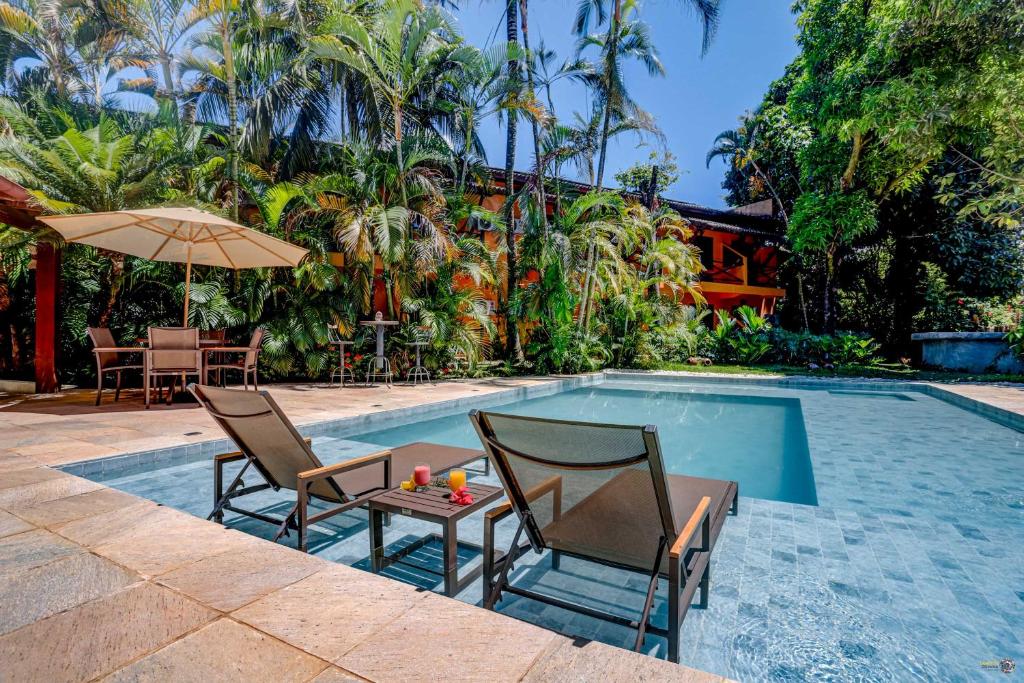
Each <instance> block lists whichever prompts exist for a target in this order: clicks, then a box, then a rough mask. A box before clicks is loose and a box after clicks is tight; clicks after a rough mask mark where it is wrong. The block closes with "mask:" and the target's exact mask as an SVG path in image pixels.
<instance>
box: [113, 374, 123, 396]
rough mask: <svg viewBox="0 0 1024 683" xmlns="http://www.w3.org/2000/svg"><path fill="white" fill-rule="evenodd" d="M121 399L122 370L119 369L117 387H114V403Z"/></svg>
mask: <svg viewBox="0 0 1024 683" xmlns="http://www.w3.org/2000/svg"><path fill="white" fill-rule="evenodd" d="M120 400H121V371H120V370H118V371H117V387H116V388H115V389H114V403H117V402H118V401H120Z"/></svg>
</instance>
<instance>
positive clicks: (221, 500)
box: [206, 458, 252, 524]
mask: <svg viewBox="0 0 1024 683" xmlns="http://www.w3.org/2000/svg"><path fill="white" fill-rule="evenodd" d="M251 464H252V458H249V459H248V460H246V461H245V464H244V465H242V469H241V470H239V471H238V474H236V475H235V478H234V479H232V480H231V485H230V486H228V490H227V491H225V492H224V493H221V484H222V482H223V477H224V470H223V468H224V464H223V463H221V462H217V463H216V464H215V465H214V468H213V496H214V504H213V510H212V511H211V512H210V514H208V515H207V516H206V519H212V520H214V521H215V522H220V523H221V524H223V523H224V506H225V505H227V504H228V501H229V500H231V494H232V493H234V491H235V489H236V488H238V487H239V486H240V485H241V484H242V475H243V474H245V471H246V470H247V469H249V465H251Z"/></svg>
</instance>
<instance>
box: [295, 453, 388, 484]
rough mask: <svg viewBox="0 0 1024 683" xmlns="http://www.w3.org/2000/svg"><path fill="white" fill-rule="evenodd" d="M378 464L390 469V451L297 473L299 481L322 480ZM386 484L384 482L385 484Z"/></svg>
mask: <svg viewBox="0 0 1024 683" xmlns="http://www.w3.org/2000/svg"><path fill="white" fill-rule="evenodd" d="M379 462H383V463H384V465H385V467H387V468H389V469H390V467H391V451H380V452H379V453H371V454H370V455H364V456H363V457H361V458H355V459H353V460H346V461H345V462H339V463H337V464H334V465H327V466H325V467H318V468H316V469H315V470H306V471H305V472H299V481H300V482H303V481H307V480H309V481H312V480H314V479H324V478H326V477H330V476H333V475H335V474H340V473H342V472H347V471H349V470H354V469H358V468H360V467H366V466H367V465H376V464H377V463H379ZM386 483H387V482H385V484H386Z"/></svg>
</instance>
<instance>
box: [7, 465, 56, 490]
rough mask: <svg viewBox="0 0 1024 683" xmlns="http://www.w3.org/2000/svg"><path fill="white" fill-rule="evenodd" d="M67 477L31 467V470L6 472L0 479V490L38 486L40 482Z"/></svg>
mask: <svg viewBox="0 0 1024 683" xmlns="http://www.w3.org/2000/svg"><path fill="white" fill-rule="evenodd" d="M67 477H68V475H67V474H64V473H63V472H58V471H57V470H52V469H50V468H49V467H33V468H31V469H21V470H14V471H13V472H7V473H6V474H4V476H3V477H2V478H0V490H2V489H9V488H16V487H20V486H26V485H28V484H38V483H39V482H41V481H48V480H50V479H65V478H67Z"/></svg>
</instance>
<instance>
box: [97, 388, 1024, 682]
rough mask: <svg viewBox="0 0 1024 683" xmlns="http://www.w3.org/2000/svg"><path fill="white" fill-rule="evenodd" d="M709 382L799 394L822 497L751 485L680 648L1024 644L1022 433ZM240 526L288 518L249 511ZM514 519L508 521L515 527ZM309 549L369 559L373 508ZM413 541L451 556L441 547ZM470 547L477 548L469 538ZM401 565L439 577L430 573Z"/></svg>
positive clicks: (875, 659)
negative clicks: (769, 496)
mask: <svg viewBox="0 0 1024 683" xmlns="http://www.w3.org/2000/svg"><path fill="white" fill-rule="evenodd" d="M615 384H616V386H622V387H628V386H629V385H628V384H626V383H620V382H615ZM650 386H651V383H650V382H645V383H644V385H643V388H645V389H646V388H650ZM659 388H666V389H669V390H680V391H688V390H691V388H695V385H691V384H685V385H684V384H671V383H665V386H664V387H662V386H661V385H659ZM700 390H703V391H709V390H710V391H716V392H722V393H728V392H737V393H743V394H750V393H752V392H757V393H764V394H765V395H769V396H771V395H778V396H787V397H797V398H800V399H801V403H802V409H803V415H804V420H805V426H806V431H807V439H808V446H809V449H810V453H811V458H812V463H813V467H814V477H815V482H816V484H817V496H818V501H819V505H818V506H804V505H795V504H791V503H781V502H775V501H767V500H758V499H752V498H747V497H744V498H742V500H741V503H740V514H739V516H737V517H730V518H729V519H728V520H727V522H726V525H725V528H724V530H723V533H722V536H721V537H720V539H719V542H718V546H717V548H716V551H715V556H714V561H713V564H712V579H713V581H712V590H711V602H710V607H709V609H707V610H703V611H702V610H691V611H690V613H689V615H688V616H687V619H686V622H685V624H684V627H683V646H682V655H681V659H682V662H683V663H685V664H687V665H689V666H692V667H695V668H698V669H703V670H705V671H711V672H714V673H718V674H722V675H726V676H729V677H731V678H735V679H738V680H803V679H813V680H821V679H842V680H850V679H858V680H872V681H881V680H908V679H919V680H977V679H978V678H981V677H984V676H996V675H998V674H996V673H993V672H990V671H987V670H985V669H983V668H982V662H989V661H992V660H998V659H1001V658H1004V657H1009V658H1013V659H1016V660H1017V661H1018V662H1021V661H1022V660H1024V645H1022V642H1021V639H1022V638H1024V635H1022V634H1024V467H1022V466H1021V457H1022V450H1024V445H1022V441H1021V439H1022V436H1024V435H1022V434H1021V433H1019V432H1016V431H1013V430H1011V429H1008V428H1005V427H1002V426H999V425H997V424H995V423H993V422H990V421H988V420H986V419H984V418H982V417H980V416H977V415H974V414H972V413H969V412H966V411H963V410H960V409H958V408H955V407H953V406H951V405H949V404H946V403H944V402H942V401H939V400H937V399H934V398H931V397H928V396H925V395H923V394H920V393H914V392H907V393H905V394H900V393H899V392H895V393H896V394H897V395H896V396H895V397H894V396H892V395H881V396H872V395H863V394H859V393H856V392H854V393H852V394H851V393H850V392H835V393H830V392H827V391H823V390H795V389H785V390H780V389H771V388H765V387H755V386H740V385H736V386H722V385H719V386H714V387H708V386H705V387H700ZM314 447H315V450H316V451H317V453H318V454H320V456H321V457H322V458H323V459H324V460H325V461H334V460H338V459H343V458H348V457H354V456H357V455H361V454H363V453H365V452H368V451H369V450H372V448H373V446H372V445H369V444H365V443H360V442H356V441H350V440H346V439H340V438H330V437H318V438H317V439H315V441H314ZM105 483H106V484H108V485H110V486H114V487H116V488H121V489H124V490H127V491H130V492H132V493H135V494H138V495H142V496H145V497H148V498H150V499H152V500H156V501H157V502H160V503H163V504H165V505H170V506H173V507H176V508H179V509H183V510H186V511H189V512H192V513H194V514H197V515H200V516H205V515H206V514H207V513H208V512H209V508H210V506H211V500H212V497H213V492H212V472H211V466H210V465H209V464H208V463H206V462H201V463H192V464H187V465H180V466H175V467H169V468H165V469H161V470H156V471H152V472H135V473H130V472H125V473H121V474H118V475H115V477H114V478H110V477H108V478H107V479H106V480H105ZM742 493H743V491H742V490H741V494H742ZM286 500H287V498H286V497H285V496H284V495H276V494H265V497H264V498H263V500H262V501H260V503H261V504H262V505H264V506H265V507H267V508H276V509H278V510H282V509H284V508H286V503H285V501H286ZM235 525H236V526H237V528H242V529H244V530H246V531H250V532H252V533H254V534H257V535H261V536H269V535H270V534H271V533H272V532H273V529H272V528H271V527H269V526H268V525H264V524H262V523H259V522H255V521H251V520H243V521H239V522H237V523H236V524H235ZM433 530H434V529H432V528H431V527H430V525H425V524H423V523H419V522H415V521H413V520H409V519H407V518H399V517H395V518H394V519H393V524H392V526H391V527H389V528H387V529H386V530H385V537H386V541H387V542H388V543H396V544H400V543H405V542H408V541H410V540H412V539H414V538H418V537H420V536H422V535H423V534H424V533H427V532H429V531H433ZM511 532H512V525H511V524H509V525H508V526H506V527H505V528H504V529H503V533H504V534H505V536H504V537H503V538H501V539H500V541H501V542H502V543H507V542H508V541H509V540H510V536H511ZM481 535H482V518H481V515H474V516H473V517H470V518H468V519H466V520H464V521H463V522H462V523H461V524H460V537H461V538H465V539H467V540H471V541H477V542H478V541H479V539H480V538H481ZM311 550H312V551H313V552H316V553H317V554H318V555H320V556H322V557H326V558H329V559H333V560H337V561H339V562H344V563H346V564H354V565H356V566H360V567H365V566H366V564H367V556H368V554H369V540H368V534H367V527H366V516H365V513H363V512H354V513H351V514H346V515H343V516H340V517H337V518H334V521H333V522H332V523H330V524H326V525H323V526H321V527H320V528H319V529H318V530H317V532H316V533H315V534H314V535H313V537H312V538H311ZM414 557H416V558H417V559H419V560H422V561H424V562H428V563H430V562H433V563H438V562H439V552H438V549H437V548H434V547H430V546H428V547H426V548H424V549H423V550H421V551H419V552H418V553H417V554H416V555H415V556H414ZM463 559H464V561H465V562H467V563H470V562H476V561H478V558H476V557H474V553H473V552H471V551H469V550H466V551H465V553H464V558H463ZM389 571H392V572H396V573H393V574H392V576H395V578H400V579H402V580H405V581H409V582H412V583H417V584H419V585H423V586H424V587H427V586H428V585H429V583H430V581H429V579H428V575H426V574H418V573H416V572H413V571H407V570H404V569H401V568H393V569H391V570H389ZM397 572H401V574H400V575H399V574H398V573H397ZM515 576H516V579H515V580H516V581H517V582H532V583H535V584H537V585H541V586H544V587H545V588H546V589H547V590H549V591H555V592H558V593H560V594H562V595H563V596H566V597H571V598H573V599H577V600H582V601H586V602H588V603H589V604H594V605H599V606H602V607H606V608H609V609H617V610H622V611H623V612H624V613H625V614H631V613H635V612H636V611H638V610H639V606H640V605H641V603H642V600H643V589H644V579H643V578H642V577H640V576H636V575H630V574H627V573H625V572H618V571H615V570H612V569H609V568H605V567H598V566H596V565H590V564H586V563H583V562H578V561H574V560H571V559H566V560H563V563H562V568H561V570H560V571H557V572H555V571H552V570H551V569H550V565H549V562H548V560H547V558H546V557H543V556H542V557H536V556H533V555H528V556H527V557H526V558H524V561H523V562H521V563H519V564H517V568H516V575H515ZM480 593H481V588H480V583H479V582H477V583H476V584H475V585H473V586H471V587H470V588H468V589H467V590H466V591H464V592H463V593H462V594H460V596H459V598H460V599H462V600H465V601H467V602H471V603H478V602H479V601H480V598H481V595H480ZM663 597H664V596H663V594H661V595H660V596H659V600H658V602H657V605H656V613H657V614H658V617H657V618H658V619H659V620H661V621H664V619H665V607H666V606H665V602H664V600H663ZM500 611H502V612H503V613H506V614H510V615H512V616H519V617H521V618H523V619H525V620H527V621H530V622H533V623H537V624H540V625H543V626H547V627H549V628H552V629H554V630H558V631H560V632H563V633H566V634H569V635H582V636H586V637H591V638H596V639H598V640H602V641H604V642H608V643H612V644H615V645H620V646H624V647H628V646H629V645H630V643H631V640H632V636H631V632H630V631H628V630H626V629H623V628H620V627H616V626H612V625H609V624H605V623H603V622H596V621H594V620H591V619H589V618H587V617H583V616H580V615H575V614H569V613H566V612H563V611H561V610H558V609H557V608H554V607H550V606H546V605H543V604H539V603H535V602H530V601H526V600H520V599H516V598H506V599H505V600H504V601H503V602H502V604H501V606H500ZM645 646H646V648H647V649H648V651H651V652H652V653H655V654H662V653H663V648H664V642H663V641H661V640H660V639H658V638H648V639H647V643H646V645H645Z"/></svg>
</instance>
